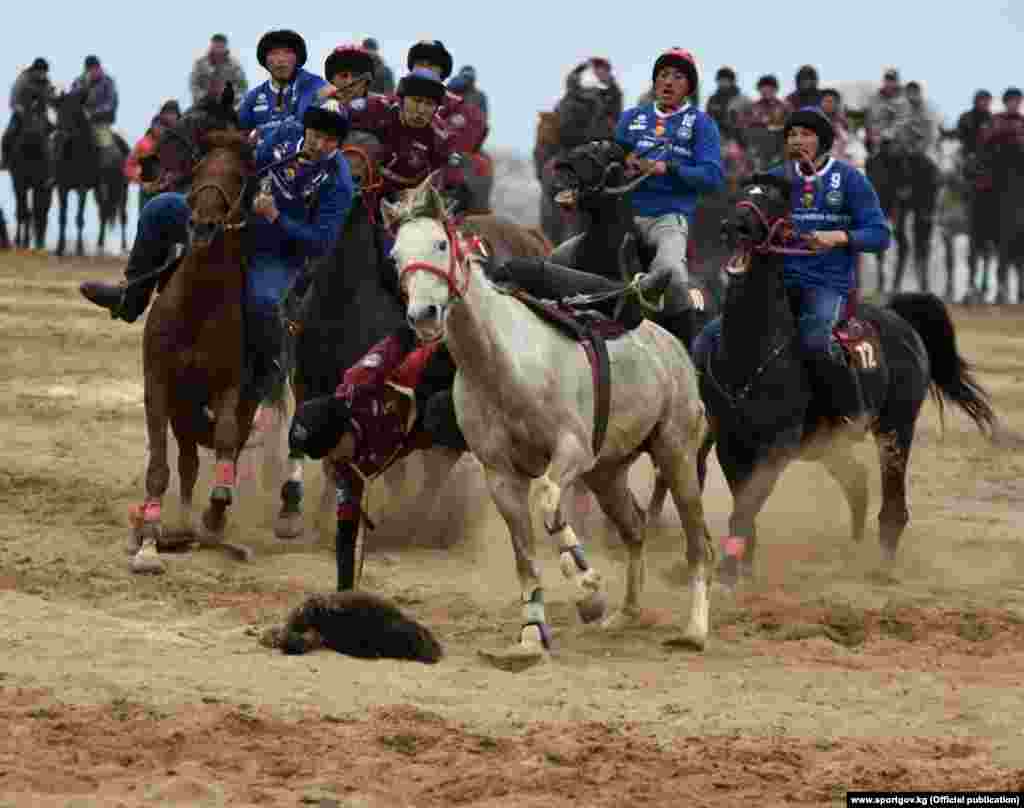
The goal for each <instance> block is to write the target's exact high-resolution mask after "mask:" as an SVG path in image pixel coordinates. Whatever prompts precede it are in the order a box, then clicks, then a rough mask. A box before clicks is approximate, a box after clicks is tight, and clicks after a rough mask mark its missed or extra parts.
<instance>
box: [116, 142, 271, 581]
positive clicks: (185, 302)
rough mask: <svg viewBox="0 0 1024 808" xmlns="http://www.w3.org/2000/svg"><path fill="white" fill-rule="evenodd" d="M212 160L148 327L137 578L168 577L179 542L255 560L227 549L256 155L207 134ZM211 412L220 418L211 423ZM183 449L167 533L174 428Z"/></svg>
mask: <svg viewBox="0 0 1024 808" xmlns="http://www.w3.org/2000/svg"><path fill="white" fill-rule="evenodd" d="M205 141H206V142H205V145H206V146H207V147H208V148H209V151H208V153H207V154H206V156H205V157H204V158H203V159H202V161H201V162H200V163H199V165H198V166H196V168H195V172H194V174H193V181H192V190H191V192H190V193H189V196H188V201H189V206H190V208H191V209H192V216H191V222H190V224H189V229H190V231H191V247H190V251H189V254H188V255H187V256H186V257H185V259H184V260H183V261H182V264H181V266H180V267H178V269H177V271H176V272H175V273H174V274H173V275H172V276H171V277H170V280H169V281H168V282H167V286H166V288H165V289H164V290H163V293H162V294H161V295H160V296H159V297H158V298H157V300H156V302H155V303H154V304H153V307H152V309H151V310H150V313H149V316H148V317H147V319H146V328H145V333H144V336H143V349H142V350H143V369H144V373H145V391H146V392H145V399H146V429H147V432H148V436H149V465H148V468H147V469H146V500H145V503H144V504H143V505H142V507H141V509H140V511H139V514H138V519H137V522H136V525H135V528H134V539H135V542H136V548H137V549H136V551H135V555H134V558H133V560H132V569H133V571H135V572H162V571H163V569H164V565H163V561H162V560H161V558H160V556H159V552H158V550H159V549H160V547H165V546H168V545H170V544H172V543H174V540H175V539H177V540H178V543H181V540H185V541H188V542H190V541H192V540H193V539H195V538H196V537H197V535H198V538H199V541H200V543H201V544H206V545H216V546H221V547H223V548H224V549H226V550H228V551H229V552H231V553H232V554H233V555H234V556H235V557H238V558H240V559H242V560H245V559H247V558H248V557H249V551H248V550H247V549H246V548H245V547H242V546H239V545H230V544H227V543H225V542H223V536H224V528H225V526H226V523H227V509H228V506H229V505H230V504H231V499H232V494H233V491H234V487H235V466H236V462H237V459H238V455H239V452H240V451H241V449H242V447H243V446H245V442H246V440H247V438H248V436H249V431H250V429H251V428H252V419H253V415H254V414H255V412H256V407H257V405H258V403H259V402H258V401H256V400H253V399H250V398H247V397H246V396H245V395H244V394H243V388H242V382H243V367H244V365H243V346H244V344H245V343H244V339H243V319H242V305H243V295H244V293H245V266H244V258H243V245H242V228H243V227H244V222H245V212H244V207H243V198H244V197H245V195H246V194H245V191H246V183H247V177H248V176H249V173H250V162H249V161H250V158H251V149H250V146H249V144H248V141H247V139H246V138H245V136H244V135H242V134H241V133H238V132H233V131H215V132H209V133H207V134H206V135H205ZM204 408H208V409H209V410H210V411H211V412H212V413H213V416H214V419H213V421H210V420H209V419H208V418H207V417H206V416H205V415H204ZM168 422H170V426H171V429H173V430H174V437H175V438H176V440H177V443H178V447H179V453H178V474H179V477H180V480H181V523H180V525H176V526H175V527H174V529H171V530H166V531H165V530H164V527H163V520H162V518H161V503H162V501H163V496H164V493H165V492H166V491H167V484H168V481H169V478H170V468H169V466H168V463H167V442H168V441H167V425H168ZM199 446H204V447H206V448H212V449H214V450H215V452H216V463H217V466H216V480H215V483H214V487H213V491H212V493H211V495H210V505H209V507H208V508H207V509H206V511H205V512H204V513H203V517H202V524H201V527H200V530H199V532H198V534H197V532H196V530H195V528H194V526H193V524H192V492H193V489H194V488H195V484H196V479H197V477H198V474H199V453H198V447H199Z"/></svg>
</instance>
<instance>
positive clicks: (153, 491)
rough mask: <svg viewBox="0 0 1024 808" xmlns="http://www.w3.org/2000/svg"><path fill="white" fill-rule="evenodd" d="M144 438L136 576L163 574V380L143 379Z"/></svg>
mask: <svg viewBox="0 0 1024 808" xmlns="http://www.w3.org/2000/svg"><path fill="white" fill-rule="evenodd" d="M145 386H146V390H145V400H146V436H147V439H148V442H149V462H148V464H147V468H146V500H145V502H144V503H143V505H142V507H141V508H140V509H139V512H138V522H137V525H136V527H135V528H134V536H133V538H134V539H135V543H136V544H137V547H138V549H137V551H136V552H135V554H134V556H133V557H132V562H131V570H132V572H135V573H153V574H159V573H162V572H163V571H164V562H163V560H162V559H161V558H160V552H159V542H160V538H161V534H162V532H163V531H162V523H161V513H160V511H161V506H162V504H163V496H164V494H165V493H166V492H167V484H168V482H169V481H170V477H171V469H170V466H169V465H168V463H167V422H168V398H169V393H170V390H169V387H168V385H167V384H166V382H165V381H164V380H163V379H158V378H154V377H153V376H151V375H148V374H147V376H146V380H145Z"/></svg>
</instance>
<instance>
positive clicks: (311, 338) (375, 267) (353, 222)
mask: <svg viewBox="0 0 1024 808" xmlns="http://www.w3.org/2000/svg"><path fill="white" fill-rule="evenodd" d="M373 146H374V144H373V143H372V142H369V141H368V139H367V138H360V140H359V142H356V143H348V144H347V145H345V146H343V147H342V152H343V154H344V155H345V156H346V158H347V159H348V161H349V164H350V166H351V168H352V173H353V176H354V177H356V178H357V181H358V184H359V187H360V188H361V189H362V190H361V191H360V193H359V194H358V195H357V197H356V199H355V201H354V203H353V207H352V210H351V211H350V212H349V216H348V219H347V220H346V223H345V226H344V228H343V230H342V232H341V234H340V236H339V238H338V240H337V242H336V243H335V246H334V248H333V250H332V251H331V253H330V254H329V255H327V256H325V257H323V258H321V259H319V260H318V261H317V262H315V263H314V264H313V265H312V266H311V267H310V269H309V270H308V271H309V273H310V277H311V281H310V284H309V287H308V289H306V290H305V292H304V293H303V296H302V298H301V300H300V302H299V304H298V307H297V311H295V312H294V314H293V316H292V322H291V324H290V330H291V331H292V332H293V334H294V336H293V337H292V339H291V358H290V362H289V364H290V367H291V368H292V372H291V384H292V390H293V393H294V396H295V402H296V404H295V406H296V409H297V408H298V407H299V406H300V405H301V404H302V402H304V401H307V400H310V399H313V398H317V397H319V396H323V395H327V394H329V393H332V392H334V390H335V388H336V387H337V385H338V384H339V383H340V381H341V378H342V376H343V374H344V372H345V371H346V370H347V369H348V368H349V367H351V366H352V365H354V364H356V362H358V361H359V360H360V359H361V358H362V357H363V356H364V355H365V354H366V352H367V351H368V350H369V349H370V348H371V347H372V346H373V345H374V344H376V343H377V342H379V341H380V340H382V339H384V338H385V337H386V336H388V335H389V334H392V333H394V332H396V331H398V330H399V329H400V328H402V327H403V326H404V324H405V313H404V309H403V307H402V304H401V302H400V296H399V294H398V289H397V287H396V286H395V283H394V280H393V278H392V276H391V273H390V271H389V270H388V258H387V255H386V254H385V245H384V243H383V240H382V236H383V233H382V231H381V229H380V226H379V223H378V220H379V216H378V212H377V210H376V204H377V203H376V197H375V189H376V188H377V187H378V178H377V173H376V163H375V162H374V160H373V156H372V150H373ZM463 226H464V228H465V230H466V232H467V233H472V234H474V235H476V236H478V237H479V238H481V239H482V240H483V241H484V242H485V243H486V244H487V245H488V247H489V249H490V250H491V251H492V252H493V253H494V254H495V255H496V256H498V258H499V260H502V259H506V258H511V257H532V256H536V257H544V256H546V255H548V254H549V253H550V252H551V244H550V242H548V241H547V239H546V238H545V237H544V235H543V233H541V232H540V231H539V230H538V229H537V228H531V227H522V226H520V225H517V224H515V223H514V222H511V221H509V220H507V219H504V218H502V217H499V216H493V215H490V214H487V215H470V216H466V217H465V218H464V220H463ZM429 454H430V460H429V461H428V462H429V463H430V466H431V471H430V473H428V474H427V475H426V477H425V480H426V488H425V489H424V490H422V491H421V492H420V495H419V501H420V502H421V503H424V507H425V508H430V507H431V506H432V505H433V503H434V502H435V501H436V498H437V493H438V492H439V490H440V488H441V486H442V485H443V484H444V482H445V481H446V479H447V478H448V475H449V472H450V471H451V469H452V468H453V467H454V465H455V463H456V462H457V461H458V459H459V457H461V455H462V452H461V451H459V450H452V449H446V448H444V447H436V448H434V449H432V450H431V451H430V453H429ZM323 470H324V476H325V479H327V480H329V481H333V480H334V475H333V471H332V465H331V464H330V463H326V462H325V463H324V464H323ZM333 493H334V492H333V490H332V488H331V487H330V486H325V487H324V499H323V501H322V502H321V508H320V510H321V512H323V511H324V510H326V508H327V507H329V502H330V501H331V499H332V498H333ZM302 500H303V456H302V455H301V454H300V453H297V452H292V453H290V456H289V459H288V474H287V478H286V480H285V482H284V484H283V485H282V487H281V507H280V509H279V511H278V514H277V517H276V519H275V523H274V534H275V536H277V537H278V538H279V539H285V540H288V539H295V538H297V537H299V536H301V535H302V533H303V529H304V525H303V516H302ZM339 558H340V555H339ZM342 560H343V559H342Z"/></svg>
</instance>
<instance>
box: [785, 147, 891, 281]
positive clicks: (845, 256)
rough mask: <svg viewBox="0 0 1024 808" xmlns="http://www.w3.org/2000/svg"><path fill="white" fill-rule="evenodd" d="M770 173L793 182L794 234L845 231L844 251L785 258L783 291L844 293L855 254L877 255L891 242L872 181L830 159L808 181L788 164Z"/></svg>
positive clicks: (850, 276)
mask: <svg viewBox="0 0 1024 808" xmlns="http://www.w3.org/2000/svg"><path fill="white" fill-rule="evenodd" d="M771 173H773V174H775V175H777V176H782V177H786V178H788V179H790V180H791V182H792V185H793V195H792V205H793V223H794V225H796V229H797V231H798V232H800V233H809V232H811V231H812V230H845V231H846V233H847V235H848V236H849V239H850V243H849V245H848V246H846V247H842V248H839V249H836V250H827V251H826V252H823V253H820V254H818V255H787V256H786V258H785V269H784V280H785V284H786V286H800V287H808V286H811V287H825V288H827V289H832V290H834V291H836V292H839V293H840V294H843V295H846V294H849V291H850V287H851V285H852V283H853V277H854V271H855V269H856V265H857V253H862V252H875V253H877V252H882V251H883V250H885V249H887V248H888V246H889V242H890V240H891V239H892V231H891V229H890V227H889V221H888V219H886V218H885V214H884V213H882V207H881V205H880V204H879V202H878V194H876V193H875V189H874V188H873V187H872V185H871V181H870V180H868V178H867V177H865V176H864V175H863V174H862V173H861V172H860V171H858V170H857V169H856V168H854V167H853V166H851V165H850V164H849V163H844V162H842V161H841V160H836V159H834V158H831V157H830V158H829V160H828V162H827V163H825V165H824V167H823V168H822V169H821V170H820V171H818V173H817V174H815V175H814V176H813V177H812V178H810V179H809V180H808V179H806V178H804V177H801V176H799V173H798V172H797V170H796V168H795V164H793V163H787V164H784V165H781V166H776V167H775V168H773V169H772V171H771Z"/></svg>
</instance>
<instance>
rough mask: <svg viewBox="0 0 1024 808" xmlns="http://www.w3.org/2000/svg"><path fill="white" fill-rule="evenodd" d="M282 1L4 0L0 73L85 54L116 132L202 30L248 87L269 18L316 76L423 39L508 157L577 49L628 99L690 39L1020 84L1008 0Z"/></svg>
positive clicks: (752, 71)
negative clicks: (52, 4)
mask: <svg viewBox="0 0 1024 808" xmlns="http://www.w3.org/2000/svg"><path fill="white" fill-rule="evenodd" d="M8 5H10V4H8ZM291 5H293V7H294V8H295V9H296V12H297V13H294V14H282V13H281V6H280V5H279V4H273V5H271V4H269V3H260V2H251V0H250V2H241V0H219V2H216V3H211V2H209V0H206V2H198V0H176V2H174V3H172V4H159V3H158V4H156V5H152V4H149V5H146V4H142V5H140V4H139V3H137V2H134V3H131V4H128V3H116V4H115V3H101V4H99V5H97V4H87V3H86V4H71V3H61V4H60V8H59V19H58V20H57V21H56V23H57V24H56V25H46V26H44V25H42V24H41V23H42V21H41V20H40V18H39V16H38V14H37V13H36V12H35V11H34V10H33V7H32V6H31V5H27V4H15V6H14V8H13V9H8V10H7V11H6V12H5V30H7V31H8V32H9V33H13V34H14V35H13V36H8V37H7V38H6V41H5V47H4V49H3V50H2V51H0V76H3V77H6V78H7V80H8V82H12V81H13V80H14V78H15V76H16V74H17V72H18V70H19V69H21V68H22V67H24V66H26V65H28V64H29V63H30V62H31V61H32V59H33V58H35V57H36V56H45V57H46V58H47V59H48V60H49V61H50V65H51V75H52V76H53V78H54V80H55V81H58V82H60V83H62V84H64V85H68V84H70V83H71V81H72V80H73V79H74V77H75V76H76V75H77V74H78V72H79V71H80V70H81V66H82V61H83V59H84V57H85V56H86V55H87V54H88V53H93V52H94V53H96V54H97V55H99V57H100V58H101V59H102V61H103V63H104V65H105V67H106V68H107V70H108V71H109V72H110V74H111V75H113V76H114V78H115V79H116V80H117V83H118V88H119V91H120V96H121V104H120V110H119V112H118V122H117V128H118V129H119V130H120V131H121V132H122V133H123V134H124V135H125V136H126V137H127V138H128V139H129V141H132V142H133V141H134V140H135V139H136V138H137V137H139V136H140V135H141V134H142V132H143V131H144V129H145V126H146V124H147V122H148V121H149V119H150V117H152V115H153V114H154V112H155V111H156V109H157V108H158V106H159V104H160V102H161V101H162V100H163V99H165V98H170V97H176V98H179V99H180V100H181V101H182V102H183V106H185V105H187V102H188V101H189V97H188V73H189V70H190V69H191V65H192V61H193V60H194V59H195V58H196V57H197V56H198V55H199V54H200V53H201V52H202V51H203V50H204V49H205V47H206V44H207V42H208V39H209V36H210V34H211V33H213V32H215V31H224V32H225V33H226V34H228V36H229V37H230V39H231V48H232V51H233V52H234V53H235V54H236V56H238V57H239V58H240V59H241V61H242V64H243V66H244V67H245V69H246V72H247V74H248V76H249V80H250V82H251V83H255V82H256V81H262V80H263V79H264V78H265V74H264V73H263V71H262V70H261V69H260V67H259V65H258V63H257V62H256V43H257V41H258V39H259V37H260V35H261V34H262V33H263V32H264V31H266V30H268V29H270V28H278V27H289V28H294V29H295V30H297V31H299V32H300V33H302V34H303V35H304V36H305V37H306V40H307V43H308V45H309V51H310V60H309V63H308V65H307V66H308V67H309V68H310V69H311V70H314V71H316V72H319V71H320V70H321V69H322V67H323V60H324V58H325V57H326V55H327V54H328V53H329V52H330V50H331V49H332V48H333V47H334V46H335V45H336V44H338V43H340V42H345V41H351V40H352V39H355V38H362V37H363V36H366V35H373V36H376V37H377V38H378V39H379V40H380V42H381V51H382V53H383V55H384V57H385V59H386V60H387V61H388V63H389V64H391V66H392V68H393V69H394V70H395V72H396V74H398V75H401V73H402V72H404V67H405V66H404V58H405V53H406V51H407V49H408V47H409V46H410V44H412V43H413V42H415V41H416V40H418V39H422V38H435V37H436V38H439V39H441V40H443V41H444V42H445V44H446V45H447V47H448V49H449V50H450V51H451V52H452V53H453V55H454V56H455V61H456V65H457V66H458V65H461V64H466V63H471V64H473V65H474V66H475V67H476V68H477V74H478V76H479V84H480V87H481V88H482V89H483V90H484V91H485V92H487V93H488V95H489V96H490V100H491V103H490V106H491V116H492V120H491V128H492V134H491V140H490V143H491V145H493V146H500V147H504V148H509V149H513V150H516V151H519V152H523V153H528V152H529V150H530V148H531V147H532V141H533V131H534V125H535V122H536V115H537V111H538V110H540V109H546V108H549V107H550V106H551V105H552V104H554V103H555V102H556V101H557V100H558V97H559V94H560V91H561V88H562V83H563V81H564V76H565V74H566V73H567V72H568V70H570V69H571V68H572V66H573V65H574V64H576V63H578V62H579V61H582V60H583V59H585V58H587V57H589V56H592V55H602V56H606V57H608V58H609V59H611V61H612V63H613V64H614V66H615V71H616V74H617V75H618V77H619V81H620V83H621V84H622V86H623V89H624V90H625V92H626V97H627V101H628V102H629V101H632V100H633V99H635V97H636V96H637V95H638V94H639V93H640V92H642V91H643V90H644V89H645V88H646V85H647V83H648V82H649V77H650V68H651V64H652V62H653V59H654V58H655V56H656V55H657V54H658V53H659V52H660V51H661V50H664V49H665V48H668V47H672V46H675V45H680V46H682V47H686V48H689V49H690V50H692V51H693V52H694V53H695V55H696V56H697V58H698V60H699V62H700V65H701V68H702V72H703V75H706V76H708V77H709V78H710V77H713V75H714V71H715V70H716V69H717V68H718V67H719V66H720V65H722V64H729V65H732V66H733V67H734V68H735V69H736V71H737V73H738V74H739V76H740V82H741V85H742V86H743V87H744V88H745V89H747V90H750V89H751V88H752V87H753V85H754V83H755V82H756V80H757V77H758V76H759V75H760V74H761V73H764V72H774V73H777V74H778V76H779V78H780V80H781V82H782V85H783V89H784V91H786V92H788V91H789V89H790V88H791V85H792V80H793V74H794V72H795V71H796V69H797V67H799V66H800V65H801V64H804V63H805V62H809V63H812V64H815V65H817V66H818V68H819V72H820V73H821V77H822V80H823V82H824V83H825V84H828V83H830V82H837V81H848V80H852V79H875V78H878V77H880V76H881V73H882V71H883V69H884V68H885V67H887V66H889V65H895V66H897V67H899V68H900V70H901V72H902V74H903V77H904V79H912V78H913V79H917V80H919V81H921V82H922V83H923V85H924V88H925V93H926V95H927V96H928V97H929V98H930V99H931V101H932V102H933V103H934V104H935V105H936V106H937V108H938V109H939V110H940V112H941V113H942V114H943V115H944V117H945V118H946V122H947V124H950V123H952V121H953V120H954V119H955V116H956V115H957V114H959V112H961V111H962V110H963V109H965V108H966V107H967V106H969V104H970V99H971V96H972V95H973V93H974V91H975V90H976V89H977V88H978V87H987V88H989V89H990V90H991V91H992V92H993V94H995V95H996V96H997V98H998V96H999V95H1001V93H1002V90H1003V89H1004V88H1005V87H1006V86H1007V85H1009V84H1014V83H1016V84H1024V75H1019V74H1017V75H1015V74H1014V73H1013V72H1012V70H1011V66H1012V65H1016V64H1018V62H1017V60H1016V59H1015V58H1014V57H1015V56H1016V54H1017V52H1018V51H1019V48H1020V45H1021V34H1022V33H1024V2H1020V0H1017V2H1011V0H974V2H971V3H958V4H950V5H948V6H947V7H946V8H948V9H949V11H946V10H945V8H943V4H935V3H925V2H917V1H916V0H913V1H911V2H894V1H893V0H854V2H847V3H842V4H839V5H835V6H833V5H831V4H829V3H827V2H824V3H814V4H810V5H808V4H805V3H794V2H786V1H785V0H783V1H782V2H779V1H778V0H776V2H773V3H762V2H757V3H753V2H742V1H737V2H733V3H730V4H726V3H720V2H719V3H715V2H712V3H704V4H698V3H692V4H680V3H667V4H666V3H660V4H651V5H650V6H649V7H644V6H623V5H621V4H601V3H596V2H593V1H592V0H591V1H590V2H586V3H576V2H561V3H553V2H550V1H549V2H535V1H533V0H521V1H520V2H516V3H514V4H511V5H505V4H504V3H491V2H466V1H465V0H448V2H445V3H422V2H420V3H408V2H404V0H393V2H390V3H388V2H383V3H361V4H344V5H337V4H333V5H332V4H328V5H323V4H315V3H314V4H304V3H295V4H291ZM832 8H836V9H839V10H837V11H832V10H831V9H832ZM115 9H116V10H115ZM160 9H166V11H163V12H161V11H160ZM349 16H351V17H352V18H353V22H352V23H351V24H349V22H348V20H347V19H346V18H347V17H349ZM147 28H149V30H146V29H147ZM709 84H710V82H709ZM705 97H706V94H705ZM8 114H9V110H8V109H7V105H6V104H4V105H3V112H2V114H0V124H2V125H6V121H7V117H8ZM9 189H10V183H9V180H7V179H6V178H5V179H0V201H2V204H3V207H4V209H5V211H7V217H8V220H10V219H11V217H12V214H13V206H12V203H11V200H10V191H9ZM51 229H53V227H52V226H51Z"/></svg>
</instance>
